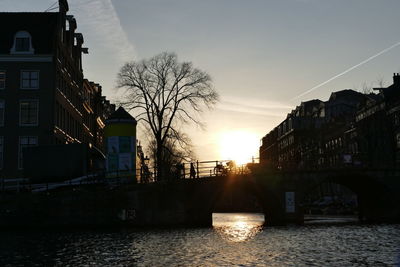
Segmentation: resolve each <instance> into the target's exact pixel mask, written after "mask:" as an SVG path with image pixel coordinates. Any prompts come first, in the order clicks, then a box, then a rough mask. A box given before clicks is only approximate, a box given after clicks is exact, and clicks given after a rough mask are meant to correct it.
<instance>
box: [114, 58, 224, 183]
mask: <svg viewBox="0 0 400 267" xmlns="http://www.w3.org/2000/svg"><path fill="white" fill-rule="evenodd" d="M117 82H118V87H119V88H124V89H125V93H124V100H123V101H122V104H123V105H124V107H126V108H127V109H128V110H134V113H135V115H136V117H137V119H138V120H143V121H145V122H146V124H147V126H148V127H149V129H150V131H151V133H152V135H153V138H154V141H155V144H156V155H155V162H156V166H157V180H162V179H163V178H164V177H165V174H166V173H165V166H164V163H163V160H162V158H163V154H164V153H166V151H167V147H166V143H167V140H168V139H170V140H171V139H174V138H175V139H180V141H182V138H181V137H182V134H181V133H180V132H179V128H180V126H181V125H182V123H184V124H185V123H189V122H193V123H195V124H198V125H201V123H200V121H199V119H198V114H199V113H201V111H202V110H203V107H206V108H211V107H212V106H213V105H214V104H215V103H216V101H217V100H218V94H217V92H216V91H215V90H214V88H213V86H212V82H211V78H210V76H209V75H208V74H207V73H206V72H204V71H202V70H199V69H197V68H194V67H193V65H192V63H191V62H178V58H177V56H176V54H174V53H167V52H164V53H161V54H159V55H156V56H154V57H152V58H150V59H146V60H142V61H139V62H136V61H134V62H129V63H126V64H125V65H124V66H123V67H122V68H121V70H120V72H119V73H118V80H117Z"/></svg>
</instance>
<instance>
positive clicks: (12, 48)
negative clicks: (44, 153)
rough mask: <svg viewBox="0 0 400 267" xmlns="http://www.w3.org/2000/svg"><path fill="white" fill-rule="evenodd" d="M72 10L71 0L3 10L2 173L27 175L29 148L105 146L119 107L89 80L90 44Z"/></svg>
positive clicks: (0, 37)
mask: <svg viewBox="0 0 400 267" xmlns="http://www.w3.org/2000/svg"><path fill="white" fill-rule="evenodd" d="M67 12H68V3H67V0H59V12H31V13H29V12H23V13H22V12H15V13H0V23H1V25H3V27H2V28H1V30H0V33H1V34H0V176H1V177H21V176H22V175H23V166H24V156H23V150H24V148H26V147H31V146H48V145H56V144H70V143H81V144H85V143H86V144H88V145H89V146H90V147H97V148H98V150H99V151H101V150H103V148H102V147H103V141H102V128H103V127H104V120H105V118H106V117H107V116H108V115H109V114H110V113H111V112H112V111H113V110H114V109H115V106H113V105H111V104H110V103H109V102H108V101H107V100H106V99H105V98H104V97H103V96H101V87H100V86H99V85H97V84H95V83H91V82H89V81H87V80H85V79H84V75H83V70H82V54H86V53H88V49H87V48H84V47H83V43H84V39H83V35H82V34H81V33H78V32H76V29H77V22H76V20H75V18H74V17H73V16H72V15H67ZM5 25H6V26H5ZM40 167H43V166H38V168H40Z"/></svg>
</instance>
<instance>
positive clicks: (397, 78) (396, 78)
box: [393, 73, 400, 85]
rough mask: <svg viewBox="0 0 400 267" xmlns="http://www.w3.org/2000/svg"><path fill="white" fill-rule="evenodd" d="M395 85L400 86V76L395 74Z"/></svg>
mask: <svg viewBox="0 0 400 267" xmlns="http://www.w3.org/2000/svg"><path fill="white" fill-rule="evenodd" d="M393 84H394V85H400V75H399V73H393Z"/></svg>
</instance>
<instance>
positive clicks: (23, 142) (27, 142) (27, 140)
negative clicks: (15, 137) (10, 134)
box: [18, 136, 38, 169]
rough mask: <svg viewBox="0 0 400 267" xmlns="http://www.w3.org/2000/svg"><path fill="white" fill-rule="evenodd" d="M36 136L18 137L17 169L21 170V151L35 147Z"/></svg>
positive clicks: (36, 142)
mask: <svg viewBox="0 0 400 267" xmlns="http://www.w3.org/2000/svg"><path fill="white" fill-rule="evenodd" d="M37 145H38V140H37V136H20V137H19V150H18V168H19V169H22V168H23V152H24V151H23V149H24V148H26V147H32V146H37Z"/></svg>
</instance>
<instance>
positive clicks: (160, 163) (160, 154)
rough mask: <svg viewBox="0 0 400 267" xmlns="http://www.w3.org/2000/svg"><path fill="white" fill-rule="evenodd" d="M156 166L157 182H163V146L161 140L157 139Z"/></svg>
mask: <svg viewBox="0 0 400 267" xmlns="http://www.w3.org/2000/svg"><path fill="white" fill-rule="evenodd" d="M156 166H157V176H156V179H157V181H162V180H164V178H165V177H164V176H165V175H164V162H163V146H162V143H161V138H157V151H156Z"/></svg>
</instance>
